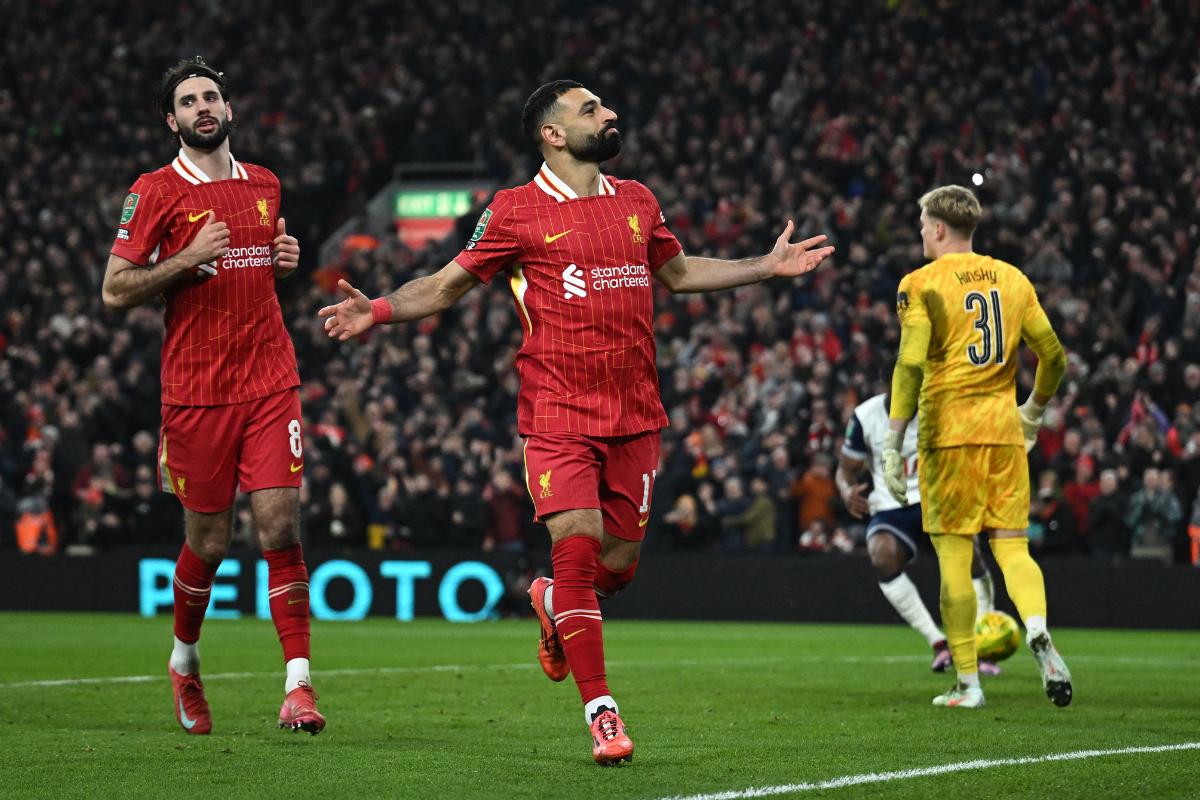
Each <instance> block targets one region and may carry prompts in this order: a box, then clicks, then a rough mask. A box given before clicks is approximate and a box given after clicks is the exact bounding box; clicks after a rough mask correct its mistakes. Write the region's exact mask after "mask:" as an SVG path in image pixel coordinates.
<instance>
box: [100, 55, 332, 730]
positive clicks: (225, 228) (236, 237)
mask: <svg viewBox="0 0 1200 800" xmlns="http://www.w3.org/2000/svg"><path fill="white" fill-rule="evenodd" d="M158 104H159V111H160V112H161V113H162V115H163V118H164V119H165V121H166V124H167V127H168V128H170V130H171V132H172V133H173V134H174V135H175V136H176V138H177V139H178V140H179V143H180V149H179V155H178V156H177V157H176V158H175V159H174V160H173V161H172V162H171V163H170V164H168V165H167V166H165V167H163V168H161V169H159V170H156V171H154V172H148V173H146V174H144V175H142V176H141V177H140V178H138V179H137V181H135V182H134V184H133V186H132V187H131V188H130V190H129V194H128V195H127V196H126V198H125V204H124V207H123V209H122V212H121V220H120V224H119V227H118V228H117V237H116V241H115V242H114V243H113V246H112V255H111V256H110V257H109V260H108V269H107V271H106V272H105V274H104V286H103V290H102V292H103V297H104V303H105V305H107V306H108V307H109V308H113V309H125V308H131V307H133V306H136V305H140V304H142V303H145V302H147V301H149V300H152V299H154V298H155V297H158V296H160V295H161V296H162V297H163V298H164V299H165V301H166V304H167V311H166V318H165V323H166V335H165V338H164V340H163V347H162V431H161V435H160V439H159V458H158V471H159V480H160V483H161V487H162V490H163V491H164V492H169V493H171V494H173V495H175V496H176V497H178V498H179V502H180V503H181V504H182V505H183V508H184V535H185V538H186V541H185V543H184V545H183V549H182V550H181V551H180V553H179V559H178V561H176V563H175V578H174V591H175V647H174V649H173V650H172V652H171V657H170V661H169V664H168V667H167V669H168V673H169V674H170V677H171V684H172V686H173V688H174V693H175V698H174V700H175V717H176V719H177V720H178V721H179V724H180V725H181V726H182V727H183V728H184V730H186V731H187V732H188V733H193V734H200V733H209V732H210V731H211V730H212V715H211V713H210V711H209V707H208V702H207V700H206V699H205V697H204V687H203V684H202V683H201V681H200V654H199V651H198V649H197V642H198V640H199V638H200V625H201V623H202V622H203V621H204V613H205V611H206V610H207V608H208V601H209V597H210V595H211V591H212V583H213V577H214V575H215V574H216V571H217V567H218V566H220V564H221V560H222V559H223V558H224V557H225V553H226V552H227V551H228V549H229V543H230V540H231V538H232V536H233V515H232V511H231V508H232V506H233V498H234V494H235V492H236V491H237V489H238V487H239V485H240V487H241V489H242V490H243V491H246V492H249V494H250V509H251V512H252V514H253V517H254V527H255V530H256V531H257V533H258V541H259V544H260V545H261V546H262V550H263V557H264V558H265V559H266V561H267V574H268V583H269V587H270V606H271V618H272V620H274V622H275V628H276V632H277V633H278V635H279V641H280V643H281V644H282V646H283V657H284V662H285V667H286V670H287V677H286V678H285V681H284V692H285V698H284V702H283V707H282V708H281V709H280V712H279V725H280V727H286V728H291V729H292V730H305V731H308V732H309V733H313V734H315V733H318V732H320V731H321V729H322V728H324V726H325V718H324V717H323V716H321V714H320V712H319V711H317V707H316V697H315V696H314V694H313V691H312V687H311V685H310V683H309V619H308V614H309V611H308V572H307V570H306V568H305V565H304V557H303V555H302V553H301V549H300V530H299V487H300V480H301V476H302V475H303V466H304V450H303V442H302V439H301V429H300V395H299V391H298V388H297V387H298V386H299V384H300V378H299V373H298V371H297V368H296V354H295V351H294V350H293V349H292V340H291V338H290V337H289V336H288V333H287V329H286V328H285V327H284V323H283V315H282V314H281V313H280V310H279V300H278V298H277V296H276V293H275V282H276V280H277V279H280V278H285V277H287V276H288V275H291V274H292V272H293V271H294V270H295V269H296V267H297V266H299V264H300V245H299V243H298V242H297V241H296V238H295V237H294V236H289V235H288V233H287V231H286V226H285V223H284V219H283V217H281V216H279V203H280V192H279V179H278V178H276V177H275V175H274V174H272V173H271V171H270V170H267V169H265V168H263V167H259V166H255V165H254V164H245V163H242V162H239V161H237V160H235V159H234V157H233V156H232V155H231V154H230V152H229V127H230V124H231V123H232V121H233V110H232V108H231V107H230V105H229V102H228V94H227V93H226V89H225V77H224V74H223V73H221V72H218V71H217V70H215V69H213V68H212V67H211V66H209V65H208V64H205V63H204V60H203V59H201V58H199V57H196V58H195V59H189V60H187V61H181V62H179V63H178V64H176V65H175V66H173V67H171V68H170V69H169V70H167V71H166V73H164V74H163V77H162V82H161V85H160V87H159V96H158Z"/></svg>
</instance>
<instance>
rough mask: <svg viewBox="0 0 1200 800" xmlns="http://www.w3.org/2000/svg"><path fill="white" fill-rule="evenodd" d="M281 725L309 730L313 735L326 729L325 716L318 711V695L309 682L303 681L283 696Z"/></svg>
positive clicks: (280, 711)
mask: <svg viewBox="0 0 1200 800" xmlns="http://www.w3.org/2000/svg"><path fill="white" fill-rule="evenodd" d="M279 727H281V728H291V729H292V730H293V731H307V732H309V733H311V734H312V735H313V736H316V735H317V734H318V733H320V732H321V731H322V730H324V729H325V717H323V716H321V712H320V711H317V696H316V695H315V694H314V693H313V690H312V687H311V686H309V685H308V684H307V683H301V684H300V685H299V686H297V687H296V688H295V689H292V690H291V691H290V692H288V693H287V697H285V698H283V707H282V708H280V709H279Z"/></svg>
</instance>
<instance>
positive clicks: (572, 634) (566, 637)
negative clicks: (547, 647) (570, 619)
mask: <svg viewBox="0 0 1200 800" xmlns="http://www.w3.org/2000/svg"><path fill="white" fill-rule="evenodd" d="M585 630H587V629H586V628H580V629H579V630H577V631H571V632H570V633H568V634H567V635H566V636H564V637H562V638H563V641H564V642H565V641H566V640H567V639H570V638H571V637H572V636H578V635H579V634H581V633H583V632H584V631H585Z"/></svg>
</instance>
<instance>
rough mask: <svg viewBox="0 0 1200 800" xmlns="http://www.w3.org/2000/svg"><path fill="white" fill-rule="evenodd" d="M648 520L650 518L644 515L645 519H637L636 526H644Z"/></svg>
mask: <svg viewBox="0 0 1200 800" xmlns="http://www.w3.org/2000/svg"><path fill="white" fill-rule="evenodd" d="M649 521H650V518H649V517H646V518H645V519H639V520H638V527H639V528H644V527H646V523H648V522H649Z"/></svg>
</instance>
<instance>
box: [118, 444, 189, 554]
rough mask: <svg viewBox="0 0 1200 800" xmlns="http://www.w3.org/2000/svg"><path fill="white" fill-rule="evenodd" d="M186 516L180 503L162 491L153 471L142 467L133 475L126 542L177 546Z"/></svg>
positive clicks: (126, 523) (142, 465)
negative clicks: (181, 525)
mask: <svg viewBox="0 0 1200 800" xmlns="http://www.w3.org/2000/svg"><path fill="white" fill-rule="evenodd" d="M182 521H183V513H182V511H181V510H180V507H179V502H178V501H177V500H176V499H175V498H174V497H172V496H171V495H169V494H165V493H163V492H162V491H160V490H159V486H158V482H157V481H156V480H155V476H154V468H153V467H150V466H147V465H145V464H140V465H139V466H138V467H137V471H136V472H135V473H134V480H133V498H132V500H131V502H130V504H129V514H128V516H127V517H126V521H125V539H126V541H128V542H130V543H133V544H140V545H150V544H178V543H179V530H180V524H181V523H182Z"/></svg>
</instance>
